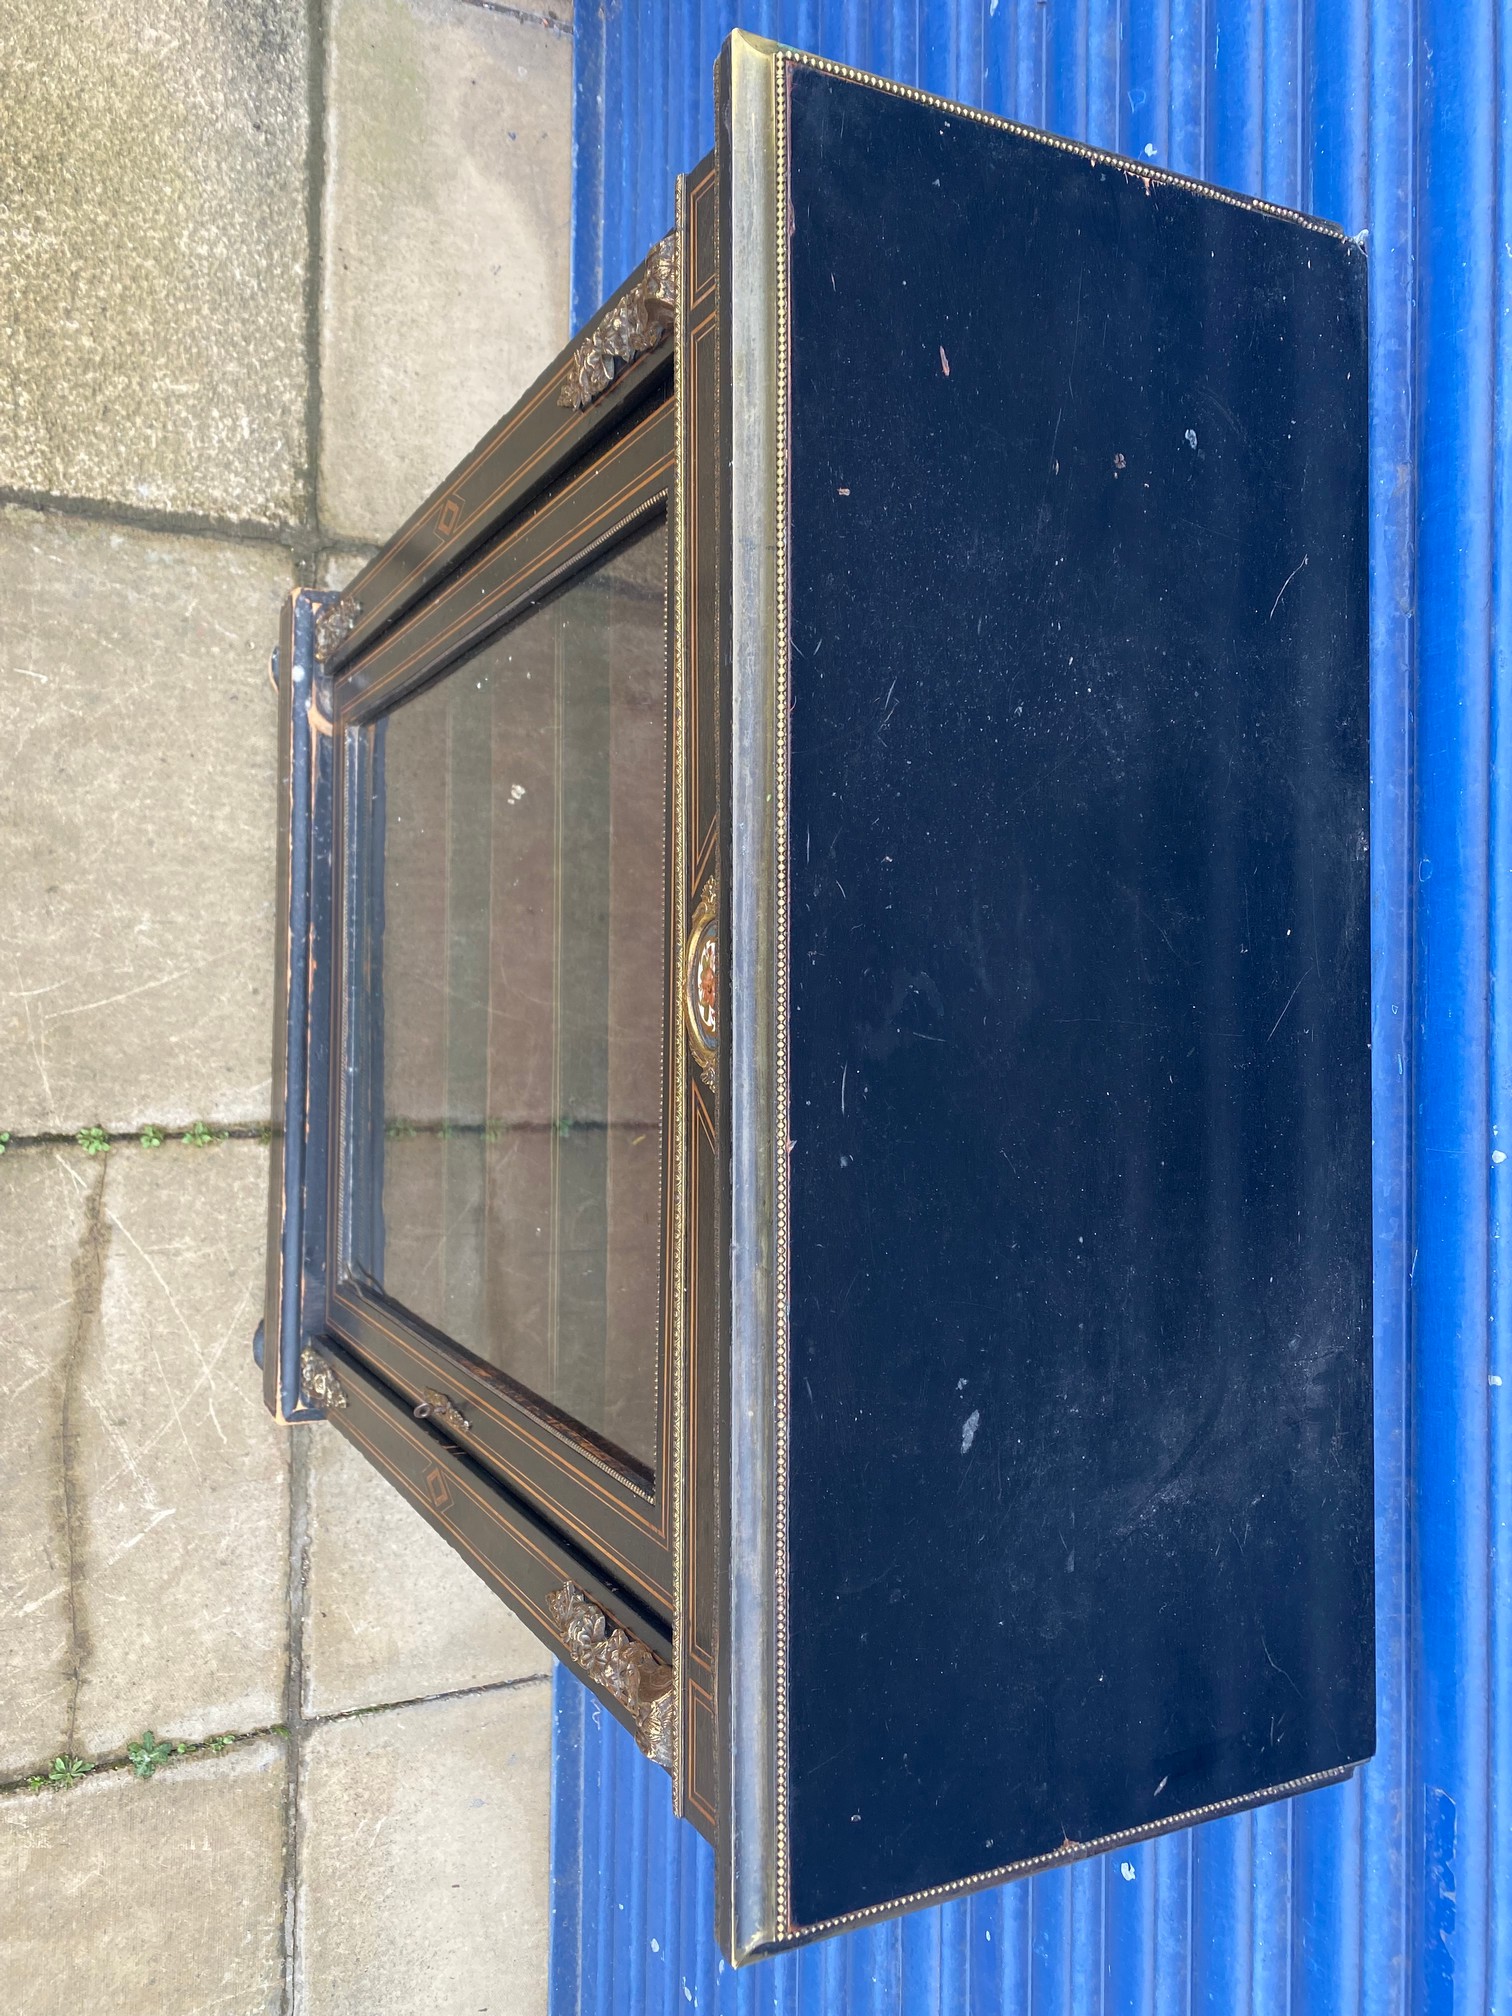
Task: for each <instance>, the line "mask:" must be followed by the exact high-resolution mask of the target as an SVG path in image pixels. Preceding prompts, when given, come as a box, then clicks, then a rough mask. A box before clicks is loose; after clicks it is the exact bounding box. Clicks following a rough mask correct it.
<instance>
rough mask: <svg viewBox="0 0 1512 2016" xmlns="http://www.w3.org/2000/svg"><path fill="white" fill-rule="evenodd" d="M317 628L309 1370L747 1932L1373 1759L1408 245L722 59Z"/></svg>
mask: <svg viewBox="0 0 1512 2016" xmlns="http://www.w3.org/2000/svg"><path fill="white" fill-rule="evenodd" d="M714 89H715V95H716V108H717V132H718V143H717V146H716V148H715V151H714V152H713V154H711V155H710V156H709V157H708V158H707V159H706V160H704V161H702V162H700V163H697V164H690V166H689V170H688V173H687V174H686V175H685V176H683V177H682V178H681V180H680V181H679V183H678V187H677V191H676V222H675V226H674V228H673V230H672V231H671V232H670V233H669V235H668V236H667V237H666V238H665V239H664V240H663V241H662V242H661V243H660V244H658V245H657V246H655V247H653V248H652V249H651V250H650V252H649V253H648V256H647V258H646V260H645V261H644V263H643V264H642V265H641V266H640V267H639V268H637V270H636V271H635V272H634V273H632V274H631V275H630V276H629V278H628V279H627V281H626V282H625V284H624V286H623V287H622V288H621V289H620V290H619V292H618V293H616V294H615V295H614V296H613V297H612V298H611V299H610V300H609V301H608V302H607V303H606V304H605V306H604V308H603V309H602V310H601V312H600V313H599V314H598V315H597V316H596V317H595V318H594V319H593V320H592V321H591V322H590V323H589V324H588V325H587V326H586V327H585V328H584V329H583V330H582V331H581V332H580V334H579V335H578V337H577V339H576V340H575V341H574V342H573V343H572V345H571V346H570V347H569V348H568V349H567V350H565V351H564V352H563V353H562V355H561V356H560V357H559V358H558V359H557V360H556V361H555V363H553V364H552V365H551V367H550V368H549V369H548V370H547V371H546V372H545V373H544V374H543V375H542V376H541V378H540V379H539V380H538V381H537V382H536V384H535V385H533V386H532V387H531V388H530V390H529V391H528V392H527V393H526V394H525V395H524V396H523V398H521V400H520V401H519V403H518V404H517V405H516V406H515V407H513V408H512V409H511V411H510V412H509V413H508V414H506V415H505V416H504V418H503V419H501V420H500V421H499V423H498V424H497V426H495V427H494V428H493V429H492V431H491V432H490V433H489V434H487V435H486V436H485V437H484V439H483V440H482V441H480V442H479V443H478V444H477V446H476V448H474V449H473V450H472V451H471V453H470V454H469V455H468V456H467V457H466V458H465V459H464V460H463V461H462V463H461V464H460V465H459V466H458V467H457V468H456V469H455V470H454V471H453V473H452V474H451V476H449V477H448V478H447V480H446V481H445V483H443V484H442V485H441V487H440V488H439V489H438V490H437V491H436V492H435V494H434V495H433V496H431V497H430V498H428V499H427V500H426V501H425V502H424V503H422V504H421V505H420V507H419V508H418V510H417V511H416V512H415V514H414V515H413V517H411V518H410V519H409V521H408V522H407V523H406V524H405V525H404V526H403V527H402V528H401V529H400V531H398V532H397V533H396V534H395V535H394V537H393V538H392V539H391V540H390V541H389V543H388V545H387V546H385V547H384V548H383V550H382V551H381V552H380V553H379V554H378V555H377V556H376V557H375V558H374V559H373V560H371V561H370V562H369V563H368V564H367V565H366V566H365V567H364V568H363V570H362V572H361V573H360V574H359V575H358V576H357V577H356V579H355V580H354V581H353V582H352V583H351V585H350V586H349V587H348V588H347V589H345V590H344V591H343V592H341V593H340V594H336V593H320V592H315V591H310V590H305V591H300V592H299V593H298V594H296V595H295V596H293V597H292V598H291V600H290V603H289V605H288V607H287V609H286V611H285V614H284V618H283V624H282V629H281V633H280V636H279V640H278V648H277V658H276V672H277V681H278V689H279V699H280V715H279V724H280V725H279V735H280V779H281V799H280V815H279V830H278V846H279V890H280V897H279V902H280V922H281V927H282V928H281V931H280V936H279V948H278V957H277V989H276V992H277V1004H276V1026H275V1036H274V1072H275V1115H276V1121H277V1125H276V1127H275V1144H274V1154H273V1174H272V1184H271V1192H270V1223H269V1243H268V1272H267V1293H266V1306H265V1311H264V1321H263V1326H262V1328H261V1330H260V1332H259V1339H258V1355H259V1359H260V1363H261V1367H262V1377H263V1382H264V1392H265V1396H266V1400H267V1404H268V1406H269V1407H270V1408H271V1409H272V1411H273V1412H274V1414H275V1415H276V1416H277V1417H278V1418H279V1419H280V1420H282V1421H285V1422H288V1423H290V1424H291V1425H294V1424H300V1423H306V1422H316V1421H324V1423H325V1424H326V1426H327V1429H328V1430H329V1431H333V1432H337V1433H340V1434H342V1435H344V1436H346V1437H347V1438H348V1439H349V1440H350V1441H351V1442H352V1444H353V1445H354V1446H355V1447H356V1448H357V1449H358V1450H359V1451H361V1453H362V1454H363V1455H364V1456H365V1457H366V1458H367V1459H368V1460H369V1461H370V1462H371V1463H373V1464H374V1465H375V1466H376V1467H377V1468H378V1469H379V1470H380V1471H381V1472H382V1473H383V1474H384V1475H385V1476H386V1477H387V1478H388V1479H389V1480H390V1482H391V1483H392V1484H393V1486H394V1488H396V1489H397V1490H398V1491H400V1492H401V1493H402V1494H403V1495H404V1496H405V1497H406V1498H407V1499H408V1500H409V1502H410V1503H411V1505H412V1506H413V1507H414V1510H415V1514H416V1516H417V1517H421V1518H424V1519H426V1520H428V1521H429V1522H430V1524H431V1525H432V1526H434V1527H435V1528H436V1529H437V1530H438V1531H439V1532H440V1533H441V1534H443V1535H444V1537H445V1538H446V1539H447V1540H448V1541H449V1542H450V1543H451V1545H452V1546H453V1547H455V1548H456V1549H457V1550H458V1552H459V1553H460V1554H461V1555H462V1556H463V1557H464V1558H465V1559H466V1560H467V1561H468V1562H469V1564H470V1565H471V1566H472V1568H473V1569H474V1570H475V1571H476V1572H477V1573H478V1574H479V1575H480V1576H481V1577H483V1578H484V1580H485V1581H486V1582H487V1583H488V1584H489V1585H490V1586H491V1587H492V1588H493V1589H494V1590H495V1591H497V1593H498V1595H499V1598H500V1600H501V1601H503V1602H506V1603H508V1604H509V1605H510V1606H511V1607H512V1608H513V1609H514V1610H515V1611H516V1612H517V1613H518V1615H519V1616H520V1617H521V1618H523V1620H524V1621H525V1622H526V1623H527V1624H528V1625H529V1626H530V1627H531V1628H532V1629H533V1630H534V1631H536V1632H537V1633H538V1634H539V1636H540V1637H541V1639H542V1640H543V1641H544V1643H545V1644H546V1645H547V1646H549V1647H550V1649H551V1650H552V1651H553V1652H554V1653H555V1654H556V1656H557V1657H558V1658H559V1659H562V1660H564V1661H566V1662H568V1663H569V1664H570V1665H571V1666H572V1668H573V1669H574V1670H575V1671H576V1672H577V1674H578V1675H579V1676H580V1677H581V1679H582V1680H583V1682H584V1684H585V1685H587V1686H588V1687H590V1688H591V1689H592V1690H593V1691H594V1693H595V1694H596V1696H597V1697H598V1699H599V1700H600V1701H601V1702H602V1703H603V1706H604V1708H605V1710H606V1711H607V1712H608V1713H610V1714H612V1715H614V1716H617V1717H618V1718H619V1719H620V1720H621V1721H623V1722H624V1723H625V1724H626V1726H627V1727H628V1728H629V1729H630V1730H631V1731H632V1732H633V1733H634V1735H635V1738H636V1740H637V1742H638V1743H639V1745H640V1747H641V1749H642V1750H643V1751H644V1752H645V1754H646V1756H647V1757H648V1758H649V1759H650V1760H652V1763H653V1764H654V1766H655V1767H657V1768H660V1769H664V1770H666V1771H667V1772H668V1773H670V1776H671V1787H672V1797H673V1801H674V1805H675V1808H676V1810H677V1812H678V1813H679V1814H680V1815H681V1816H682V1818H683V1819H684V1820H685V1821H686V1822H687V1823H688V1824H690V1825H692V1826H694V1827H696V1828H698V1829H699V1830H700V1831H702V1832H703V1833H704V1834H705V1835H706V1836H707V1837H708V1838H709V1839H710V1840H711V1841H712V1842H713V1844H714V1847H715V1853H716V1861H717V1867H718V1872H719V1885H718V1889H719V1903H718V1915H719V1922H718V1925H717V1927H716V1930H717V1934H718V1937H719V1940H720V1943H721V1945H722V1947H723V1949H724V1951H725V1952H726V1954H727V1955H728V1956H729V1958H730V1959H731V1960H732V1961H734V1962H735V1963H737V1964H739V1963H740V1962H743V1961H745V1960H747V1959H749V1958H751V1957H752V1956H754V1955H756V1954H759V1953H762V1952H767V1951H771V1950H774V1949H777V1948H781V1947H784V1946H787V1945H791V1944H794V1943H797V1942H800V1941H803V1940H807V1939H811V1938H814V1937H818V1936H822V1935H823V1934H825V1933H826V1932H829V1931H833V1930H835V1929H837V1928H839V1927H841V1926H846V1925H850V1924H854V1923H858V1922H864V1921H865V1920H867V1919H869V1918H873V1917H876V1916H878V1915H882V1914H886V1913H889V1912H894V1911H897V1910H900V1909H907V1908H909V1907H911V1906H912V1905H915V1904H918V1903H921V1902H924V1901H928V1900H933V1899H937V1898H939V1897H942V1896H947V1895H953V1894H958V1893H960V1892H963V1891H966V1890H969V1889H971V1888H973V1887H976V1886H979V1885H983V1884H989V1883H998V1882H1004V1881H1008V1880H1012V1879H1013V1878H1015V1877H1017V1876H1020V1875H1023V1874H1025V1873H1027V1872H1028V1871H1031V1870H1034V1869H1039V1868H1044V1867H1047V1866H1050V1865H1053V1864H1055V1863H1058V1862H1061V1861H1065V1860H1068V1859H1072V1858H1075V1857H1079V1856H1084V1855H1088V1854H1092V1853H1096V1852H1098V1851H1100V1850H1101V1849H1104V1848H1106V1847H1108V1846H1110V1845H1114V1844H1116V1843H1120V1842H1124V1841H1130V1840H1134V1839H1138V1838H1141V1837H1144V1836H1147V1835H1151V1834H1155V1833H1158V1832H1161V1831H1163V1830H1165V1829H1168V1828H1171V1827H1176V1826H1181V1825H1186V1824H1189V1823H1191V1822H1192V1821H1194V1820H1197V1819H1200V1818H1203V1817H1206V1816H1209V1815H1213V1814H1218V1813H1223V1812H1228V1811H1233V1810H1236V1809H1239V1808H1242V1807H1244V1806H1246V1805H1249V1804H1252V1803H1254V1802H1256V1801H1258V1800H1262V1799H1270V1798H1276V1797H1283V1796H1286V1795H1288V1794H1290V1793H1292V1792H1294V1791H1297V1790H1299V1789H1303V1788H1306V1787H1310V1786H1314V1785H1319V1784H1324V1783H1328V1782H1331V1781H1333V1780H1335V1779H1337V1778H1339V1777H1341V1776H1344V1775H1347V1774H1348V1772H1349V1771H1350V1770H1351V1769H1352V1768H1353V1767H1354V1766H1356V1765H1357V1764H1359V1763H1360V1762H1361V1761H1362V1760H1363V1759H1364V1758H1366V1757H1368V1756H1369V1755H1370V1753H1371V1750H1372V1748H1373V1744H1374V1725H1373V1699H1374V1682H1373V1639H1372V1630H1373V1624H1372V1604H1373V1589H1372V1554H1371V1546H1372V1540H1371V1534H1372V1508H1371V1401H1370V1341H1371V1275H1370V1270H1371V1172H1370V1139H1371V1132H1370V1082H1371V1079H1370V1072H1371V1060H1370V985H1369V975H1370V961H1369V944H1370V933H1369V924H1370V905H1369V827H1368V747H1369V721H1368V699H1367V696H1368V661H1367V643H1368V629H1369V609H1368V601H1367V554H1366V530H1365V527H1366V411H1367V408H1366V377H1365V358H1366V348H1365V333H1366V332H1365V302H1366V270H1365V269H1366V259H1365V254H1364V252H1363V250H1362V249H1361V248H1360V247H1359V246H1358V245H1356V244H1354V243H1352V242H1350V241H1348V240H1346V239H1345V238H1343V237H1342V236H1341V235H1340V234H1339V232H1338V231H1336V230H1335V229H1334V228H1333V227H1332V226H1330V225H1328V224H1326V223H1323V222H1320V221H1319V220H1317V219H1312V218H1306V217H1301V216H1296V215H1292V214H1290V213H1286V212H1283V211H1280V210H1276V209H1273V208H1270V207H1267V206H1266V205H1263V204H1260V203H1257V202H1251V201H1248V200H1244V199H1240V198H1237V197H1234V196H1232V195H1229V194H1226V193H1225V192H1222V191H1219V190H1214V189H1209V188H1205V187H1202V186H1200V185H1197V184H1193V183H1189V182H1183V181H1181V180H1180V179H1178V178H1176V177H1174V176H1171V175H1168V174H1165V173H1163V172H1161V171H1159V170H1157V169H1155V168H1153V167H1150V166H1148V165H1147V164H1144V163H1132V162H1129V161H1124V160H1120V159H1116V158H1114V157H1112V156H1108V155H1104V154H1101V153H1099V152H1097V151H1096V150H1093V149H1088V148H1086V147H1082V146H1073V145H1071V144H1070V143H1067V142H1063V141H1059V140H1056V139H1053V138H1050V137H1047V136H1045V135H1041V134H1036V133H1031V132H1028V131H1026V130H1025V129H1022V128H1019V127H1015V126H1013V125H1011V124H1008V123H1007V122H1004V121H1002V120H999V119H994V118H989V117H986V116H985V115H982V114H979V113H976V112H973V111H971V110H969V109H967V108H964V107H961V106H955V105H949V104H945V103H942V102H941V101H938V100H935V99H931V98H927V97H924V96H922V95H921V94H919V93H918V92H915V91H911V90H904V89H901V88H898V87H895V86H892V85H889V84H887V83H885V82H882V81H880V80H877V79H874V78H867V77H862V76H859V75H857V74H856V73H853V72H850V71H847V70H844V69H842V68H839V67H837V66H835V65H833V64H828V63H823V62H820V61H818V60H816V59H813V58H810V57H807V56H804V55H801V54H799V53H796V52H792V51H787V50H781V49H778V48H776V47H774V46H773V45H771V44H768V43H765V42H762V41H759V40H757V39H755V38H752V37H748V36H744V35H740V34H737V35H735V36H733V37H732V38H731V40H730V41H729V42H728V43H727V45H726V47H725V49H724V51H723V53H722V54H721V57H720V60H719V64H718V68H717V72H716V76H715V80H714Z"/></svg>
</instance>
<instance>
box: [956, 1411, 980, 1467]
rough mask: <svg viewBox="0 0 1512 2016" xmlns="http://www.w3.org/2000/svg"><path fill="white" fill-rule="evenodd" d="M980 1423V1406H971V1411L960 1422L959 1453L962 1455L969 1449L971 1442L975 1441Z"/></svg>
mask: <svg viewBox="0 0 1512 2016" xmlns="http://www.w3.org/2000/svg"><path fill="white" fill-rule="evenodd" d="M981 1425H982V1410H981V1408H980V1407H973V1408H972V1410H971V1412H970V1413H969V1414H968V1415H967V1416H966V1419H965V1421H964V1422H962V1424H961V1454H962V1455H963V1456H964V1455H965V1454H966V1452H967V1450H968V1449H970V1447H971V1445H972V1443H973V1442H975V1440H976V1431H977V1430H978V1428H980V1427H981Z"/></svg>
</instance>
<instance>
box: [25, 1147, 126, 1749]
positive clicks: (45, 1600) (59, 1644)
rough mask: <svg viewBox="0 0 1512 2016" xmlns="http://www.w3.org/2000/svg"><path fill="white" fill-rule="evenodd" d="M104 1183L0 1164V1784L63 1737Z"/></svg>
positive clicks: (68, 1166) (41, 1165)
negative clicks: (74, 1447)
mask: <svg viewBox="0 0 1512 2016" xmlns="http://www.w3.org/2000/svg"><path fill="white" fill-rule="evenodd" d="M104 1174H105V1164H104V1162H103V1160H100V1161H96V1162H93V1163H91V1162H90V1161H89V1160H88V1159H87V1158H86V1157H85V1156H83V1155H80V1154H78V1153H76V1152H71V1151H70V1152H65V1151H63V1150H59V1149H54V1148H43V1149H36V1148H33V1149H14V1148H13V1149H11V1150H10V1151H9V1152H8V1153H7V1154H6V1155H5V1156H3V1157H0V1701H3V1702H4V1703H5V1714H4V1717H3V1719H0V1777H3V1776H7V1775H10V1774H13V1773H15V1772H18V1771H23V1770H28V1769H31V1768H32V1767H34V1766H35V1765H36V1764H38V1763H39V1762H41V1761H43V1760H44V1759H45V1758H46V1757H48V1756H49V1755H50V1754H51V1753H52V1752H54V1751H55V1750H56V1749H58V1748H61V1747H62V1744H63V1739H64V1735H65V1733H66V1730H67V1723H68V1713H69V1705H70V1698H71V1693H72V1687H73V1664H74V1662H73V1656H72V1643H71V1633H70V1617H69V1605H68V1602H67V1601H66V1600H65V1596H64V1586H65V1584H66V1582H67V1578H68V1555H69V1519H68V1510H69V1508H68V1502H67V1497H66V1494H65V1490H64V1477H65V1469H64V1460H63V1438H64V1436H65V1434H66V1426H65V1424H66V1423H67V1422H68V1420H69V1419H70V1417H71V1415H72V1414H73V1412H74V1411H75V1401H76V1398H77V1395H76V1392H74V1393H71V1392H70V1387H69V1374H70V1371H71V1370H76V1366H77V1361H76V1358H75V1355H74V1352H75V1347H76V1344H77V1341H78V1336H79V1331H80V1329H81V1326H82V1325H83V1324H85V1323H87V1322H88V1320H89V1311H90V1310H91V1308H92V1307H93V1306H95V1305H97V1303H98V1284H97V1281H96V1280H95V1279H93V1278H91V1276H92V1272H93V1270H92V1269H91V1265H90V1262H91V1257H92V1254H91V1244H90V1234H91V1232H92V1230H93V1228H94V1226H95V1224H96V1222H97V1219H98V1211H99V1196H100V1186H101V1182H102V1180H103V1178H104ZM81 1277H82V1278H81Z"/></svg>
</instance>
